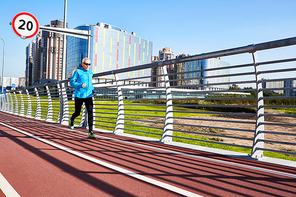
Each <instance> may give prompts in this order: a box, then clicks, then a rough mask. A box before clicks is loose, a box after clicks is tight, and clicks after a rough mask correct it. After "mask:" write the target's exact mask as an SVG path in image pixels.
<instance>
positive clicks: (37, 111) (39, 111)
mask: <svg viewBox="0 0 296 197" xmlns="http://www.w3.org/2000/svg"><path fill="white" fill-rule="evenodd" d="M34 90H35V93H36V98H37V108H36V114H35V119H41V103H40V98H39V93H38V90H37V88H34Z"/></svg>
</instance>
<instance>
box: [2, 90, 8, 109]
mask: <svg viewBox="0 0 296 197" xmlns="http://www.w3.org/2000/svg"><path fill="white" fill-rule="evenodd" d="M6 95H7V94H6ZM1 110H2V111H7V99H5V94H3V99H2V106H1Z"/></svg>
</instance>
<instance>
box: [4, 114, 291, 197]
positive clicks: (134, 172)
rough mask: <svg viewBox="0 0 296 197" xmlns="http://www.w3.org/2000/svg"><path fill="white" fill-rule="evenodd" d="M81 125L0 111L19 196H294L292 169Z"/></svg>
mask: <svg viewBox="0 0 296 197" xmlns="http://www.w3.org/2000/svg"><path fill="white" fill-rule="evenodd" d="M86 132H87V131H86V130H83V129H75V130H73V131H72V130H70V129H68V128H67V127H66V126H63V125H58V124H52V123H48V122H44V121H37V120H34V119H27V118H21V117H18V116H13V115H10V114H6V113H3V112H0V173H1V174H2V175H3V177H5V179H6V180H7V181H8V182H9V184H10V185H11V186H12V187H13V188H14V190H15V191H16V192H17V193H18V194H19V195H20V196H184V195H185V196H190V195H191V196H194V195H196V196H296V168H291V167H285V166H279V165H274V164H268V163H262V162H257V161H252V160H245V159H239V158H232V157H226V156H221V155H216V154H212V153H205V152H200V151H196V150H190V149H185V148H179V147H174V146H169V145H164V144H160V143H155V142H147V141H141V140H137V139H131V138H126V137H122V136H117V135H113V134H106V133H96V134H97V137H98V139H97V140H88V139H86ZM30 135H33V136H30ZM0 186H1V185H0ZM1 189H2V188H1ZM2 192H3V189H2ZM2 192H1V191H0V197H2V196H4V194H3V193H4V192H3V193H2Z"/></svg>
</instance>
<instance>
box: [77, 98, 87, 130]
mask: <svg viewBox="0 0 296 197" xmlns="http://www.w3.org/2000/svg"><path fill="white" fill-rule="evenodd" d="M87 119H88V115H87V110H86V107H85V104H84V103H83V105H82V114H81V120H80V124H79V127H81V128H83V129H86V128H87Z"/></svg>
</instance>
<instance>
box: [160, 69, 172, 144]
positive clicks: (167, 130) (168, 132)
mask: <svg viewBox="0 0 296 197" xmlns="http://www.w3.org/2000/svg"><path fill="white" fill-rule="evenodd" d="M168 66H170V65H168ZM162 70H163V76H164V85H165V93H166V113H165V122H164V128H163V133H162V137H161V140H160V141H161V142H162V143H169V142H172V137H169V136H172V135H173V131H172V129H173V121H174V119H173V100H172V94H171V87H170V79H169V75H168V72H167V66H162Z"/></svg>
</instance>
